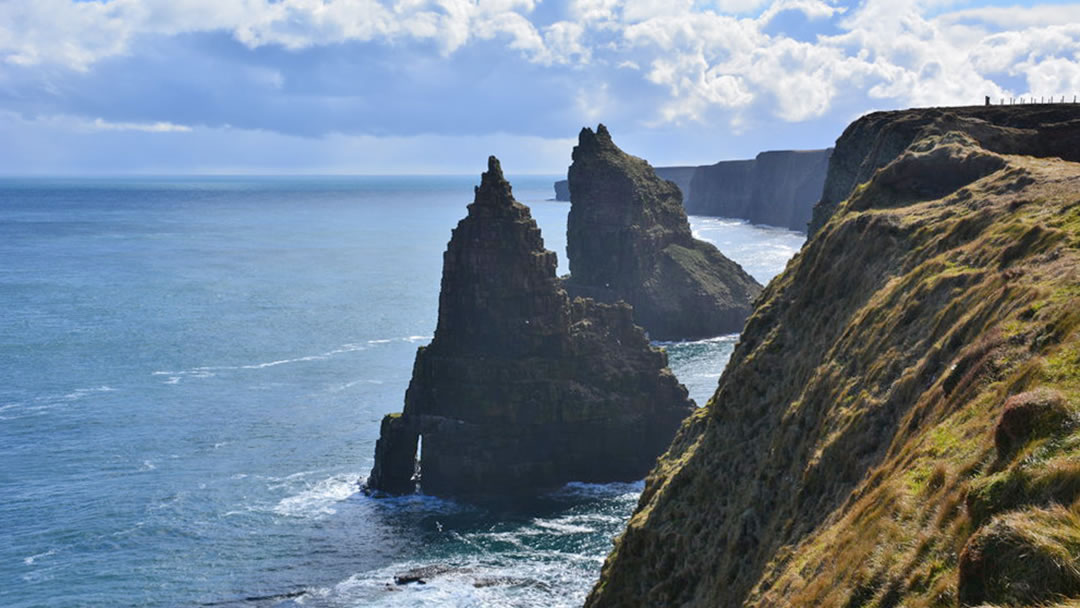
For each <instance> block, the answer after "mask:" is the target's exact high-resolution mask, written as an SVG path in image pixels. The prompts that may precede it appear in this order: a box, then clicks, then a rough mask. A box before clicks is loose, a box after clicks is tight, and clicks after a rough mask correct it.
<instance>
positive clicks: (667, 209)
mask: <svg viewBox="0 0 1080 608" xmlns="http://www.w3.org/2000/svg"><path fill="white" fill-rule="evenodd" d="M573 159H574V162H573V164H572V165H571V166H570V171H569V176H570V193H571V199H572V202H571V206H570V215H569V218H568V219H567V229H566V249H567V256H568V257H569V261H570V278H569V279H568V280H567V282H566V285H567V288H568V289H569V290H570V291H571V293H575V294H581V295H589V296H592V297H595V298H598V299H602V300H609V301H616V300H624V301H626V302H628V303H630V304H631V305H632V306H633V307H634V320H635V322H637V323H638V324H639V325H641V326H643V327H644V328H645V329H646V330H647V331H648V332H649V335H650V336H651V337H652V338H653V339H659V340H674V339H686V338H700V337H706V336H715V335H719V334H723V333H731V332H737V331H739V330H740V329H741V328H742V324H743V321H745V319H746V317H747V316H748V315H749V314H750V310H751V308H752V303H753V300H754V298H755V297H757V295H758V293H760V291H761V286H760V285H759V284H758V282H757V281H755V280H754V279H753V278H752V277H751V276H750V275H748V274H747V273H746V272H745V271H744V270H743V269H742V267H741V266H739V265H738V264H737V263H735V262H733V261H732V260H730V259H728V258H727V257H725V256H724V255H723V254H721V253H720V251H719V250H717V249H716V247H715V246H713V245H712V244H710V243H706V242H704V241H699V240H697V239H695V238H694V237H693V235H692V234H691V232H690V223H689V221H688V220H687V218H686V212H685V211H684V210H683V207H682V196H681V194H680V193H679V189H678V188H677V187H676V185H675V184H674V183H672V182H670V181H667V180H663V179H660V178H659V177H657V176H656V173H655V172H654V171H653V169H652V167H650V166H649V164H648V163H647V162H645V161H644V160H642V159H640V158H637V157H635V156H631V155H629V154H626V153H625V152H623V151H622V150H620V149H619V148H618V147H617V146H616V145H615V144H614V142H613V141H612V139H611V135H610V134H609V133H608V130H607V129H606V128H605V127H604V125H600V126H599V127H597V130H596V132H595V133H594V132H593V131H592V129H588V128H586V129H582V131H581V134H580V136H579V138H578V145H577V146H576V147H574V152H573Z"/></svg>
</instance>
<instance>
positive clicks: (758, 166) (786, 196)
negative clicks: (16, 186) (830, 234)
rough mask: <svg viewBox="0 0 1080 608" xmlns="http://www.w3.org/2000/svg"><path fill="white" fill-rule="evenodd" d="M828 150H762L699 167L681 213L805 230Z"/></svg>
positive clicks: (819, 196) (820, 187) (815, 200)
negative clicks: (751, 156) (747, 157)
mask: <svg viewBox="0 0 1080 608" xmlns="http://www.w3.org/2000/svg"><path fill="white" fill-rule="evenodd" d="M831 154H832V149H831V148H830V149H827V150H805V151H781V152H762V153H761V154H758V155H757V157H756V158H755V159H753V160H743V161H725V162H719V163H716V164H715V165H708V166H705V167H700V168H699V169H698V170H697V171H696V172H695V173H694V178H693V181H692V182H691V185H690V192H691V193H692V194H691V195H690V196H688V197H687V198H686V212H687V213H689V214H692V215H717V216H722V217H735V218H741V219H745V220H747V221H749V222H750V223H752V224H766V225H769V226H780V227H783V228H789V229H791V230H798V231H800V232H805V231H806V225H807V224H808V223H809V222H810V216H811V214H812V210H813V207H814V204H815V203H817V202H818V200H819V199H820V198H821V190H822V187H823V186H824V184H825V174H826V171H827V169H828V165H829V156H830V155H831Z"/></svg>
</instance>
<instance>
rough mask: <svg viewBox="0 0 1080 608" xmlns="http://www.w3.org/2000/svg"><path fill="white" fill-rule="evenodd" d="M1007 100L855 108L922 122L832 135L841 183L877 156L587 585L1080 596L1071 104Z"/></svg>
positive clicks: (641, 598)
mask: <svg viewBox="0 0 1080 608" xmlns="http://www.w3.org/2000/svg"><path fill="white" fill-rule="evenodd" d="M1006 110H1008V112H1005V113H1004V114H1001V115H997V114H995V116H996V117H997V118H996V119H1000V121H1001V122H1011V123H1013V124H1026V125H1028V126H1026V127H1024V128H1023V130H1024V131H1027V132H1026V133H1019V132H1014V131H1012V130H1010V129H1012V127H1009V128H1008V129H1003V128H998V127H994V128H989V127H987V123H986V122H985V121H982V120H976V119H975V118H973V117H972V116H971V114H973V112H972V111H970V110H967V109H963V110H959V111H958V112H957V113H953V112H949V111H941V110H910V111H906V112H894V113H891V120H892V121H895V123H896V124H895V125H894V124H892V123H890V122H889V120H887V117H886V116H884V115H871V116H868V117H866V118H864V119H860V121H858V122H857V123H856V124H854V125H852V126H851V127H850V128H849V129H848V130H847V132H846V134H851V133H863V134H864V135H865V136H866V137H867V138H868V139H869V140H871V141H878V142H885V141H893V140H891V139H890V137H888V136H886V135H882V134H883V133H899V132H901V131H902V130H903V129H907V128H909V127H910V126H911V125H913V124H922V125H923V126H922V128H920V129H918V131H917V132H916V133H913V134H911V135H910V136H908V137H907V138H908V141H909V143H908V144H906V145H904V146H903V147H900V146H899V144H890V145H893V146H894V148H893V149H894V152H893V156H892V158H884V157H883V156H876V155H878V154H884V152H883V150H884V147H881V148H877V149H876V150H877V151H875V152H872V153H868V152H867V150H868V148H867V147H863V145H862V142H861V141H860V140H858V139H855V138H848V137H847V135H845V138H846V139H845V138H841V140H840V142H839V144H838V147H837V149H836V153H835V155H834V157H833V158H834V162H833V165H832V172H830V175H829V178H828V180H829V183H831V184H833V185H834V187H837V186H836V185H837V184H840V183H841V182H843V181H844V180H847V183H850V184H854V183H857V182H856V181H855V180H856V179H857V178H852V177H851V175H852V174H850V173H847V172H848V171H849V170H850V167H849V165H848V164H846V162H847V161H846V160H845V159H848V160H850V159H856V158H862V157H863V156H866V155H867V154H869V156H871V157H875V158H876V160H875V161H874V162H878V163H879V164H880V165H881V166H882V168H881V170H879V171H875V172H873V173H871V174H870V175H869V181H866V182H865V183H864V184H863V185H862V186H859V187H858V188H854V189H852V190H850V193H849V194H848V195H845V196H844V198H843V200H842V201H841V202H839V203H838V204H836V205H835V208H834V209H833V211H832V213H831V214H830V215H829V217H828V218H827V219H826V220H825V221H824V222H823V223H822V224H821V225H820V226H819V227H818V229H817V231H816V232H815V234H814V235H813V236H812V237H811V238H810V240H809V241H808V242H807V244H806V246H805V247H804V248H803V249H802V251H801V252H800V253H799V254H798V255H797V256H796V257H795V258H794V260H793V261H792V262H791V263H789V265H788V267H787V269H786V271H785V272H784V273H783V274H782V275H780V276H779V277H777V278H776V279H775V280H774V281H773V282H771V283H770V284H769V286H768V287H767V288H766V290H765V292H764V293H763V294H762V296H761V298H760V300H759V303H758V306H757V308H756V310H755V312H754V315H753V316H752V317H751V318H750V319H749V320H748V321H747V324H746V328H745V330H744V332H743V334H742V336H741V341H740V343H739V345H738V346H737V347H736V349H735V352H734V354H733V355H732V358H731V361H730V363H729V364H728V367H727V369H726V370H725V371H724V374H723V376H722V377H721V380H720V385H719V387H718V389H717V392H716V394H715V395H714V396H713V398H712V400H711V401H710V405H709V406H707V407H706V408H703V409H701V410H698V411H697V412H695V414H694V415H693V416H692V417H691V418H690V419H688V420H687V422H686V423H684V425H683V427H682V429H681V430H680V431H679V434H678V436H677V437H676V439H675V441H674V443H673V444H672V447H671V448H670V450H669V451H668V452H667V453H666V454H665V455H664V457H663V458H661V460H660V461H659V463H658V465H657V468H656V469H654V470H653V472H652V473H651V474H650V476H649V477H648V478H647V480H646V487H645V491H644V493H643V494H642V497H641V500H640V502H639V505H638V509H637V512H636V513H635V514H634V516H633V518H632V519H631V521H630V523H629V526H628V528H627V531H626V532H625V534H623V535H622V536H621V537H620V539H619V541H618V542H617V545H616V548H615V550H614V551H613V552H612V554H611V555H610V556H609V558H608V561H607V563H606V564H605V566H604V570H603V574H602V577H601V580H600V581H599V583H598V584H597V585H596V587H595V588H594V589H593V592H592V594H591V596H590V598H589V600H588V603H587V605H588V606H590V607H594V608H599V607H608V606H619V607H633V606H724V607H735V606H756V607H765V606H775V607H788V606H838V607H847V608H858V607H863V606H866V607H870V606H876V607H882V606H888V607H897V606H908V607H909V608H911V607H928V606H963V605H977V604H984V603H985V604H986V605H995V606H1021V605H1025V606H1026V605H1035V604H1040V605H1041V603H1042V602H1055V601H1056V602H1061V604H1060V605H1061V606H1065V605H1073V604H1074V603H1075V602H1076V601H1077V599H1080V576H1077V574H1076V573H1077V572H1080V540H1078V539H1080V163H1076V162H1067V161H1065V160H1061V159H1060V158H1052V157H1051V156H1049V155H1054V154H1065V155H1069V154H1076V152H1077V149H1076V148H1074V149H1072V150H1071V151H1066V150H1063V149H1062V148H1061V144H1060V143H1057V142H1061V141H1066V142H1067V141H1076V139H1075V138H1076V136H1077V135H1078V134H1080V123H1078V122H1077V121H1076V119H1077V118H1080V107H1078V108H1061V107H1058V108H1046V107H1038V106H1036V107H1025V106H1017V107H1013V108H1007V109H1006ZM1009 112H1011V113H1012V114H1011V115H1010V114H1009ZM1042 120H1046V121H1049V122H1046V123H1043V122H1040V121H1042ZM1070 125H1071V126H1070ZM875 131H877V132H879V133H878V134H874V133H875ZM992 132H1000V133H1003V134H1007V135H1008V136H1009V137H1014V139H1013V140H1012V141H1013V142H1015V144H1016V146H1017V147H1016V149H1012V148H1010V144H1008V143H1007V140H1006V139H994V138H993V137H989V136H988V134H990V133H992ZM1031 133H1054V137H1055V138H1056V139H1057V141H1056V142H1042V143H1040V142H1038V141H1037V136H1036V135H1031ZM1033 138H1034V139H1033ZM984 141H991V142H993V146H994V149H993V150H990V149H988V148H987V147H986V146H985V145H984V144H983V142H984ZM849 144H850V145H856V147H857V150H855V151H853V150H849V149H847V146H848V145H849ZM897 148H899V149H897ZM1013 152H1017V153H1019V154H1014V153H1013ZM1034 152H1039V153H1041V154H1043V155H1047V156H1044V157H1042V158H1038V157H1034V156H1028V155H1029V154H1033V153H1034Z"/></svg>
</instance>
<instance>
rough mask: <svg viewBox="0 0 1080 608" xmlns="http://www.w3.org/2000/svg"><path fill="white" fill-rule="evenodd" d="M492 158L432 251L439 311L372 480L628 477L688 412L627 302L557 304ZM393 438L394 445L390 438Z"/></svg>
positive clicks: (481, 482) (530, 233) (555, 482)
mask: <svg viewBox="0 0 1080 608" xmlns="http://www.w3.org/2000/svg"><path fill="white" fill-rule="evenodd" d="M556 265H557V264H556V257H555V253H553V252H551V251H548V250H546V249H544V246H543V239H542V238H541V236H540V229H539V228H538V227H537V225H536V223H535V222H534V221H533V219H532V217H531V216H530V214H529V209H528V207H526V206H524V205H522V204H520V203H518V202H516V201H515V200H514V199H513V196H512V194H511V189H510V184H508V183H507V182H506V180H505V179H503V176H502V171H501V169H500V167H499V163H498V160H496V159H495V158H494V157H492V158H491V159H490V161H489V167H488V171H487V172H486V173H485V174H484V175H483V178H482V182H481V185H480V186H479V187H478V188H477V189H476V199H475V201H474V202H473V203H472V204H471V205H469V214H468V217H466V218H465V219H463V220H461V222H460V223H459V224H458V226H457V228H456V229H455V230H454V232H453V236H452V238H451V239H450V244H449V246H448V247H447V250H446V253H445V254H444V258H443V278H442V291H441V293H440V296H439V321H438V326H437V328H436V330H435V336H434V338H433V339H432V341H431V344H429V345H428V346H425V347H421V348H420V349H419V351H418V352H417V356H416V363H415V365H414V368H413V377H412V381H411V383H410V384H409V389H408V391H407V393H406V395H405V410H404V412H403V413H402V414H401V415H391V416H390V417H388V418H387V420H384V422H383V427H382V431H383V435H382V436H381V438H380V439H379V443H378V445H377V447H376V463H375V468H374V469H373V470H372V475H371V477H370V478H369V482H368V487H369V488H370V489H372V490H378V491H385V492H391V493H400V492H407V491H410V490H411V489H412V484H411V482H410V481H409V477H411V475H412V465H413V462H414V459H415V453H416V442H417V438H418V437H419V438H422V450H421V463H420V485H421V488H422V490H423V491H424V492H425V493H429V494H436V495H470V494H506V493H523V492H534V491H538V490H543V489H549V488H553V487H557V486H559V485H561V484H563V483H565V482H568V481H586V482H606V481H620V480H634V479H640V478H641V477H642V476H644V474H645V473H646V472H647V471H648V470H649V468H650V467H651V466H652V465H653V464H654V462H655V460H656V457H657V456H658V455H659V454H660V453H661V452H663V450H664V448H665V447H666V446H667V445H668V443H669V442H670V440H671V437H672V436H673V435H674V432H675V429H676V428H677V427H678V425H679V423H680V422H681V420H682V419H683V418H684V417H685V416H686V415H687V414H689V413H690V412H691V411H692V410H693V402H691V401H690V400H689V399H688V397H687V393H686V389H685V388H684V387H683V386H682V385H681V384H679V383H678V381H677V380H676V379H675V377H674V376H673V375H672V374H671V372H670V370H668V369H667V357H666V355H665V354H664V352H663V351H661V350H659V349H655V348H653V347H651V346H650V345H649V343H648V340H647V339H646V338H645V335H644V333H643V332H642V330H641V328H639V327H637V326H635V325H634V323H633V320H632V314H631V310H630V307H629V306H627V305H625V304H618V305H608V304H601V303H597V302H594V301H592V300H586V299H580V298H579V299H575V300H573V301H571V299H570V297H569V296H568V295H567V293H566V291H565V290H564V289H563V288H562V287H561V284H560V282H559V280H558V278H556V276H555V269H556ZM399 443H400V445H399Z"/></svg>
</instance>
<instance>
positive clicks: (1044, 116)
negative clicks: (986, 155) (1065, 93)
mask: <svg viewBox="0 0 1080 608" xmlns="http://www.w3.org/2000/svg"><path fill="white" fill-rule="evenodd" d="M1076 121H1077V112H1076V106H1070V105H1060V104H1059V105H1031V106H1023V110H1022V111H1018V110H1017V109H1016V106H972V107H967V108H932V109H928V110H923V111H919V112H910V111H901V112H874V113H872V114H868V115H866V116H864V117H862V118H860V119H859V120H857V121H855V122H853V123H851V125H850V126H849V127H848V128H847V129H846V130H845V131H844V134H843V135H841V136H840V139H838V140H836V153H835V154H833V156H832V158H830V160H829V171H828V177H827V179H826V180H825V186H824V190H823V192H822V195H821V201H820V202H819V203H818V204H817V206H816V207H815V208H814V212H813V219H812V220H811V222H810V232H811V233H813V232H816V231H817V230H818V229H820V228H821V227H822V226H823V225H824V224H825V222H826V221H828V219H829V216H831V215H832V213H833V211H834V210H835V209H836V206H837V205H838V204H839V203H840V202H841V201H843V200H845V199H846V198H847V197H848V196H850V195H851V193H852V192H854V190H855V188H856V187H857V186H858V185H859V184H862V183H864V182H866V181H868V180H869V179H870V178H871V177H873V175H874V172H875V171H877V170H878V169H881V168H882V167H884V166H885V165H887V164H888V163H890V162H892V161H893V159H895V158H896V157H897V156H899V155H900V154H901V153H903V152H904V150H906V149H907V147H908V146H910V145H911V143H912V142H913V141H915V139H916V137H921V136H922V134H923V133H924V130H925V129H927V128H930V129H936V130H937V131H938V133H939V134H940V133H943V132H946V131H949V130H957V131H962V132H964V133H965V134H967V136H968V137H970V138H972V139H973V140H975V141H976V142H977V143H978V144H979V146H981V147H982V148H984V149H985V150H988V151H991V152H998V153H1002V154H1026V155H1031V156H1055V157H1058V158H1062V159H1065V160H1069V161H1080V134H1078V133H1080V130H1078V129H1077V124H1076Z"/></svg>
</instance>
